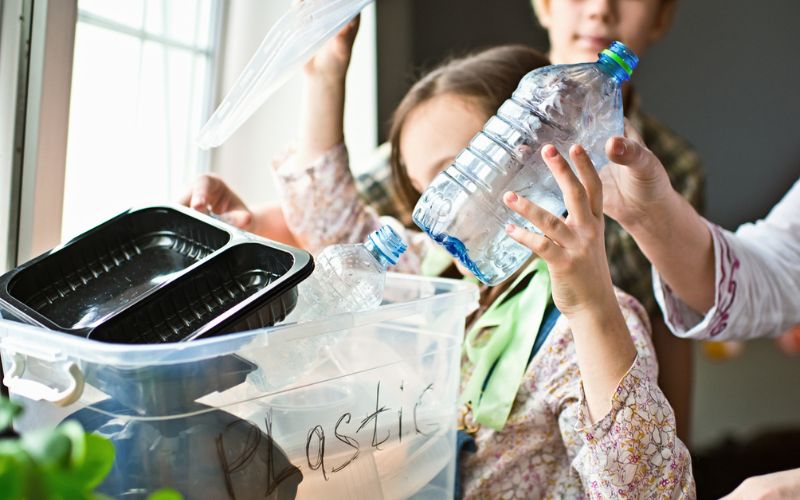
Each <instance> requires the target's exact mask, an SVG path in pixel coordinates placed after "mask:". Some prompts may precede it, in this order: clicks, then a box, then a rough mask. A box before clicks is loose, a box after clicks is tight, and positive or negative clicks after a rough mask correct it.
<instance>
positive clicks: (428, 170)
mask: <svg viewBox="0 0 800 500" xmlns="http://www.w3.org/2000/svg"><path fill="white" fill-rule="evenodd" d="M488 119H489V116H487V115H486V114H485V113H484V112H483V111H481V110H480V108H479V107H478V106H477V105H476V104H475V103H474V102H472V101H471V100H470V99H468V98H464V97H460V96H457V95H453V94H442V95H439V96H436V97H434V98H432V99H429V100H428V101H425V102H424V103H422V104H420V105H419V106H417V107H416V108H415V109H414V110H413V111H411V113H409V115H408V117H407V118H406V121H405V124H404V125H403V130H402V132H401V135H400V156H401V157H402V158H403V164H404V165H405V167H406V172H407V173H408V177H409V179H410V180H411V184H412V185H413V186H414V189H416V190H417V191H419V192H420V193H421V192H423V191H424V190H425V188H427V187H428V185H429V184H430V183H431V181H433V178H434V177H436V174H438V173H439V172H441V171H442V170H444V169H445V168H447V167H448V166H449V165H450V164H451V163H453V160H455V159H456V156H457V155H458V153H460V152H461V150H462V149H464V148H465V147H467V145H468V144H469V141H470V140H471V139H472V138H473V137H474V136H475V134H477V133H478V132H479V131H480V130H481V129H482V128H483V125H484V123H485V122H486V120H488ZM455 264H456V267H457V268H458V270H459V271H460V272H461V274H464V275H468V274H470V273H469V271H468V270H467V269H465V268H464V267H463V266H461V264H460V263H459V262H458V261H455Z"/></svg>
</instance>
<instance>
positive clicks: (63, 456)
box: [20, 429, 72, 468]
mask: <svg viewBox="0 0 800 500" xmlns="http://www.w3.org/2000/svg"><path fill="white" fill-rule="evenodd" d="M20 441H21V444H22V448H23V449H24V450H25V451H26V452H27V453H28V454H29V455H30V456H31V458H33V459H34V460H35V461H36V462H37V463H39V464H40V465H42V466H44V467H56V468H61V467H66V466H68V465H69V459H70V454H71V448H72V443H71V441H70V439H69V438H68V437H67V436H65V435H64V434H61V433H60V432H58V430H53V429H39V430H36V431H33V432H29V433H26V434H24V435H23V436H22V438H21V440H20Z"/></svg>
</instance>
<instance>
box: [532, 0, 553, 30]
mask: <svg viewBox="0 0 800 500" xmlns="http://www.w3.org/2000/svg"><path fill="white" fill-rule="evenodd" d="M531 5H533V13H534V14H536V19H538V20H539V24H541V25H542V28H544V29H546V30H549V29H550V19H551V15H550V0H531Z"/></svg>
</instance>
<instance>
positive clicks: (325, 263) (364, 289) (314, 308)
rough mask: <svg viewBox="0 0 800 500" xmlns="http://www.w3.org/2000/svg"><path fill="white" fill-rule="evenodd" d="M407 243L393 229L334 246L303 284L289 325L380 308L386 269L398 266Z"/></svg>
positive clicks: (288, 319) (387, 227) (322, 255)
mask: <svg viewBox="0 0 800 500" xmlns="http://www.w3.org/2000/svg"><path fill="white" fill-rule="evenodd" d="M405 251H406V244H405V243H403V240H402V239H400V236H398V234H397V233H396V232H395V231H394V230H393V229H392V228H391V227H389V226H383V227H381V228H380V229H379V230H377V231H375V232H374V233H372V234H370V235H369V237H368V238H367V241H365V242H364V243H362V244H359V245H332V246H329V247H327V248H326V249H324V250H323V251H322V252H321V253H320V254H319V255H318V256H317V258H316V267H315V268H314V272H313V274H312V275H311V276H310V277H309V278H308V279H306V280H305V281H303V282H302V283H300V285H299V287H298V299H297V305H296V306H295V308H294V310H293V311H292V313H291V314H290V315H289V316H288V317H287V318H286V322H292V321H308V320H312V319H319V318H325V317H328V316H331V315H334V314H338V313H343V312H358V311H365V310H369V309H374V308H376V307H378V306H379V305H380V303H381V301H382V300H383V288H384V284H385V283H386V270H387V268H388V267H389V266H393V265H395V264H397V259H398V258H399V257H400V255H402V254H403V252H405Z"/></svg>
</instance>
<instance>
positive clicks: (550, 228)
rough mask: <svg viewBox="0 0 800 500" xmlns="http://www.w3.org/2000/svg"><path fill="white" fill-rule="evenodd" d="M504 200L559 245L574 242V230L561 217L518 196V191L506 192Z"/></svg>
mask: <svg viewBox="0 0 800 500" xmlns="http://www.w3.org/2000/svg"><path fill="white" fill-rule="evenodd" d="M503 201H504V202H505V204H506V206H508V208H510V209H511V210H513V211H515V212H516V213H518V214H519V215H521V216H523V217H525V218H526V219H528V221H529V222H530V223H531V224H533V225H534V226H536V227H538V228H539V230H540V231H541V232H542V233H544V235H545V236H547V237H548V238H550V239H551V240H553V241H555V242H556V243H558V244H559V245H562V246H566V245H569V244H571V243H572V242H573V233H572V230H571V229H570V228H569V227H567V225H566V224H565V223H564V221H563V219H561V217H557V216H555V215H553V214H551V213H550V212H548V211H547V210H545V209H543V208H542V207H540V206H539V205H537V204H535V203H533V202H531V201H530V200H528V199H527V198H525V197H522V196H518V195H517V194H516V193H511V192H508V193H506V194H505V195H504V196H503Z"/></svg>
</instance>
